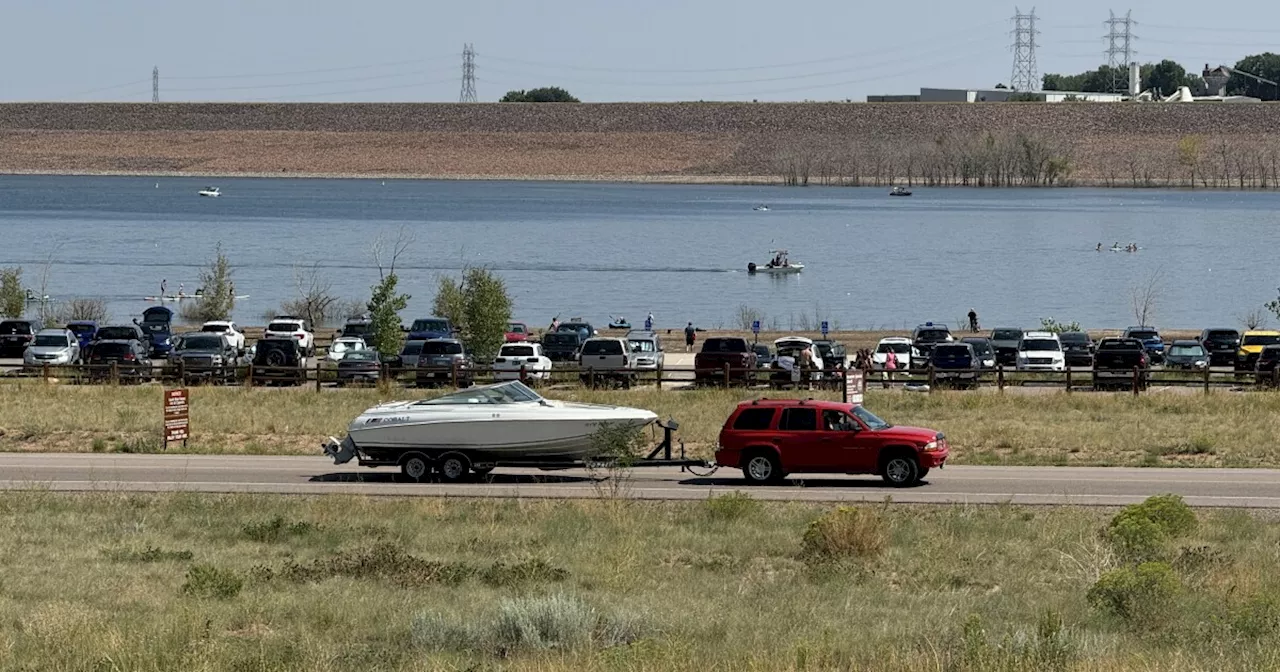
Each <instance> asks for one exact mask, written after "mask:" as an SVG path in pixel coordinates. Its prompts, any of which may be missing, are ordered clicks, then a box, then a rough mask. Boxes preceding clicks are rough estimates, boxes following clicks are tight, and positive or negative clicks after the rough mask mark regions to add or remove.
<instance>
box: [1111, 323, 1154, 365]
mask: <svg viewBox="0 0 1280 672" xmlns="http://www.w3.org/2000/svg"><path fill="white" fill-rule="evenodd" d="M1121 338H1136V339H1138V340H1139V341H1142V347H1143V348H1145V349H1146V351H1147V359H1149V360H1150V361H1151V363H1152V364H1159V363H1161V362H1163V361H1164V339H1163V338H1160V332H1159V331H1157V330H1156V328H1155V327H1129V328H1127V329H1125V330H1124V334H1122V335H1121Z"/></svg>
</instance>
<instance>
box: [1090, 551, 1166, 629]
mask: <svg viewBox="0 0 1280 672" xmlns="http://www.w3.org/2000/svg"><path fill="white" fill-rule="evenodd" d="M1181 590H1182V582H1181V581H1180V580H1179V579H1178V575H1177V574H1176V573H1174V571H1173V568H1172V567H1170V566H1169V565H1168V564H1167V563H1164V562H1144V563H1142V564H1141V565H1138V566H1137V567H1121V568H1120V569H1113V570H1111V571H1109V572H1107V573H1106V574H1103V575H1102V576H1101V577H1100V578H1099V579H1098V581H1097V583H1095V584H1093V587H1092V588H1090V589H1089V593H1088V594H1087V595H1086V598H1087V599H1088V601H1089V604H1090V605H1092V606H1093V607H1094V608H1095V609H1098V610H1099V611H1102V612H1105V613H1108V614H1111V615H1113V616H1118V617H1120V618H1122V619H1124V620H1126V621H1129V622H1132V623H1138V622H1150V621H1153V620H1157V619H1160V618H1161V617H1162V616H1163V615H1164V613H1167V609H1168V607H1169V605H1170V603H1171V602H1172V601H1173V598H1174V597H1175V596H1177V594H1178V593H1179V592H1180V591H1181Z"/></svg>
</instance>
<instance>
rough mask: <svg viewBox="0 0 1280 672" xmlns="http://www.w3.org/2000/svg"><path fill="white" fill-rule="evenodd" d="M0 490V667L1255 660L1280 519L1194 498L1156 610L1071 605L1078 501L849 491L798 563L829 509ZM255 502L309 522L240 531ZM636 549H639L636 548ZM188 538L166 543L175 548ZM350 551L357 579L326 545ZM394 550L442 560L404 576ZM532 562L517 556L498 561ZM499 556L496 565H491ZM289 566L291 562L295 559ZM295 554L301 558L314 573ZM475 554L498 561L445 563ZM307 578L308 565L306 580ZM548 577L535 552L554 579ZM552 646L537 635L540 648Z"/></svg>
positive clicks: (1081, 557) (1265, 632) (269, 515)
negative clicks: (876, 532) (845, 515)
mask: <svg viewBox="0 0 1280 672" xmlns="http://www.w3.org/2000/svg"><path fill="white" fill-rule="evenodd" d="M714 511H715V509H714V508H713V507H711V506H709V505H707V504H706V503H698V502H688V503H641V502H627V503H622V504H619V503H614V502H588V501H581V502H579V501H575V502H552V501H546V502H543V501H516V500H507V501H493V500H490V501H475V500H456V499H454V500H437V499H407V500H406V499H391V498H353V497H343V496H333V497H323V498H310V497H285V496H250V495H241V496H231V495H227V496H220V495H197V494H164V495H126V494H93V495H69V494H58V493H40V492H35V493H3V494H0V535H2V536H3V538H5V539H9V540H21V543H14V544H10V545H7V546H6V548H5V560H6V572H5V578H4V581H3V584H0V668H4V669H59V670H87V669H130V670H134V669H147V670H224V669H253V670H294V669H306V670H319V671H323V670H344V671H345V670H366V669H379V670H436V669H506V670H521V671H522V670H540V671H544V672H554V671H558V670H589V669H609V670H690V671H693V670H697V671H698V672H702V671H705V670H725V671H728V670H743V669H754V670H806V669H807V670H816V669H877V670H903V671H906V670H974V671H980V670H993V671H994V670H1004V671H1009V672H1015V671H1021V670H1027V671H1032V670H1034V671H1036V672H1039V671H1040V670H1046V669H1057V670H1099V671H1112V670H1117V671H1118V670H1128V669H1135V668H1140V669H1159V670H1188V671H1189V670H1204V669H1214V670H1256V669H1275V668H1276V666H1277V665H1280V649H1277V648H1276V647H1275V646H1274V637H1275V636H1276V634H1277V627H1278V625H1280V624H1278V623H1277V621H1276V620H1275V616H1276V613H1277V611H1276V602H1275V599H1274V596H1275V595H1276V594H1277V592H1276V591H1277V590H1278V589H1280V585H1278V584H1277V580H1276V577H1275V575H1274V574H1275V573H1274V571H1273V567H1274V561H1275V558H1274V555H1275V552H1274V549H1275V548H1276V545H1277V543H1280V525H1278V524H1276V523H1274V522H1267V521H1265V520H1261V519H1258V518H1255V517H1253V516H1251V515H1250V514H1245V513H1240V512H1231V511H1221V512H1213V513H1206V514H1203V515H1202V516H1201V524H1200V526H1199V527H1198V529H1197V531H1196V532H1195V533H1194V534H1193V535H1192V536H1191V537H1188V538H1185V539H1181V540H1179V542H1178V543H1179V545H1180V547H1183V548H1189V549H1194V550H1191V551H1180V550H1177V549H1174V551H1173V552H1174V553H1175V554H1176V557H1177V558H1178V559H1177V560H1175V562H1174V565H1175V566H1176V567H1177V568H1178V569H1177V572H1178V575H1179V577H1180V581H1181V582H1182V584H1183V586H1184V589H1183V591H1182V592H1180V593H1179V594H1178V595H1177V596H1176V598H1175V602H1174V604H1173V605H1172V608H1171V609H1170V610H1169V613H1168V614H1167V615H1166V616H1165V617H1162V618H1160V619H1154V620H1151V621H1149V622H1148V621H1144V620H1136V621H1135V620H1129V621H1125V620H1121V619H1118V618H1116V617H1114V616H1109V615H1107V614H1105V613H1102V612H1100V611H1097V610H1094V609H1091V608H1090V607H1089V605H1088V604H1087V602H1086V594H1087V592H1088V590H1089V588H1090V587H1091V586H1092V585H1093V583H1094V581H1096V580H1097V577H1098V575H1100V574H1101V573H1103V572H1105V571H1107V570H1109V569H1112V568H1113V567H1114V560H1113V559H1112V558H1111V556H1109V555H1108V554H1107V552H1106V550H1105V548H1103V547H1102V546H1100V544H1101V543H1102V542H1100V541H1099V534H1098V532H1099V530H1100V529H1102V528H1103V527H1105V525H1106V521H1107V518H1108V513H1107V512H1104V511H1100V510H1097V509H1073V508H1057V509H1048V508H1018V507H980V508H970V507H963V506H953V507H939V508H933V507H903V506H880V507H872V508H870V509H868V515H872V516H875V517H876V518H877V519H878V520H879V521H880V522H881V523H882V524H883V526H884V530H885V531H886V533H887V537H886V540H885V547H884V550H883V553H882V555H880V556H879V557H878V558H871V559H867V560H866V561H865V562H860V563H855V564H838V563H837V564H832V563H826V562H822V563H812V562H810V561H809V560H808V559H807V558H806V556H805V554H804V551H803V539H802V537H803V534H804V531H805V529H806V528H807V526H808V525H809V523H811V522H812V521H814V520H816V519H818V518H819V517H820V516H821V515H822V514H823V513H825V512H827V511H830V509H829V508H826V507H821V506H813V505H805V504H798V503H796V504H762V505H761V506H759V507H752V508H751V509H750V510H748V511H746V512H745V513H744V514H743V515H741V516H735V517H734V518H733V519H732V520H726V519H725V518H723V517H722V516H718V515H714ZM276 517H279V518H281V519H283V520H285V521H288V523H289V524H290V525H293V526H298V527H300V528H304V529H306V530H307V532H306V533H305V534H299V535H291V536H289V537H288V538H287V539H279V540H276V539H270V540H262V539H259V538H257V537H253V536H252V535H249V534H248V533H247V532H246V530H247V529H249V527H250V526H252V525H253V524H255V523H261V522H263V521H268V520H273V519H275V518H276ZM655 542H659V543H655ZM188 553H189V555H188ZM352 558H363V560H362V562H363V563H364V564H362V565H360V568H361V569H362V571H347V570H346V569H344V570H342V571H336V572H332V573H331V572H327V571H319V570H322V568H325V567H331V566H332V567H338V568H344V567H345V568H347V569H351V568H353V567H355V565H352V564H351V563H350V562H349V560H350V559H352ZM397 563H399V564H403V565H404V566H408V567H420V566H421V567H436V568H452V570H456V571H457V572H458V573H455V574H447V575H446V574H436V575H434V576H435V578H434V579H432V580H430V581H416V580H402V579H406V578H413V577H401V576H399V575H398V574H397V573H396V571H395V567H396V566H398V565H397ZM522 566H536V567H541V568H544V569H543V570H541V573H539V572H533V573H527V572H526V573H520V572H513V571H511V570H510V568H514V567H522ZM496 567H503V568H507V569H504V570H501V571H498V570H494V569H493V568H496ZM302 568H305V571H304V570H302ZM318 568H319V569H318ZM474 568H481V569H485V570H488V571H489V572H495V571H496V572H497V573H498V574H501V576H502V577H503V580H502V581H500V582H496V581H491V580H489V579H488V578H485V577H486V576H488V575H487V574H484V573H481V574H469V573H467V570H468V569H474ZM312 570H317V571H314V573H307V572H310V571H312ZM552 570H555V572H554V573H549V572H552ZM548 644H557V645H558V646H556V648H541V647H543V646H546V645H548Z"/></svg>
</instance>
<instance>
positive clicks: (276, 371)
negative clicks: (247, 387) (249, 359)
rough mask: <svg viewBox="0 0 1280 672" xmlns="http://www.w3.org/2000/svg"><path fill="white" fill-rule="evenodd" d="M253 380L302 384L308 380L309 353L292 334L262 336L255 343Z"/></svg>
mask: <svg viewBox="0 0 1280 672" xmlns="http://www.w3.org/2000/svg"><path fill="white" fill-rule="evenodd" d="M254 346H255V347H256V348H257V349H256V350H255V351H254V353H253V367H254V368H253V382H254V383H259V382H265V383H278V384H281V385H301V384H303V383H305V382H306V380H307V353H306V351H305V350H304V349H303V345H302V342H301V340H300V339H298V338H297V337H296V336H294V335H292V334H288V335H285V336H273V337H270V338H260V339H258V342H257V343H255V344H254Z"/></svg>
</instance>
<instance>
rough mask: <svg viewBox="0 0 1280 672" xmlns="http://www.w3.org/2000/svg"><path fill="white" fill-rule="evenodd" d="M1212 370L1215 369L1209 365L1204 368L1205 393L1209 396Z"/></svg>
mask: <svg viewBox="0 0 1280 672" xmlns="http://www.w3.org/2000/svg"><path fill="white" fill-rule="evenodd" d="M1210 363H1212V361H1210ZM1212 368H1213V367H1211V366H1209V365H1208V364H1206V365H1205V367H1204V393H1205V394H1209V370H1210V369H1212Z"/></svg>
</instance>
